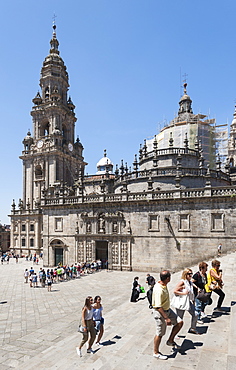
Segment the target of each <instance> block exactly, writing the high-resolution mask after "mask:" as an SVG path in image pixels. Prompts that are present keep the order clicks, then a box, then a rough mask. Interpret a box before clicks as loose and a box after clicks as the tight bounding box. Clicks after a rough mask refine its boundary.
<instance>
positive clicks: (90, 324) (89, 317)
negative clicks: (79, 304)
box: [76, 296, 96, 357]
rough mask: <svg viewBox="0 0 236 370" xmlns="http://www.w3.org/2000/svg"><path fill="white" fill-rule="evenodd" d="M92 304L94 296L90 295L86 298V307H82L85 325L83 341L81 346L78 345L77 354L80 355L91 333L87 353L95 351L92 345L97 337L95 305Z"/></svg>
mask: <svg viewBox="0 0 236 370" xmlns="http://www.w3.org/2000/svg"><path fill="white" fill-rule="evenodd" d="M92 304H93V298H92V297H91V296H88V297H87V298H86V299H85V303H84V307H83V308H82V319H81V324H82V326H83V338H82V341H81V343H80V345H79V347H76V351H77V354H78V356H80V357H82V352H81V348H82V347H83V345H84V344H85V343H86V342H87V340H88V338H89V334H90V338H89V342H88V349H87V353H93V350H92V345H93V342H94V340H95V338H96V330H95V327H94V321H93V306H92Z"/></svg>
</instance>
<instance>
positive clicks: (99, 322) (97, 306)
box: [93, 295, 104, 346]
mask: <svg viewBox="0 0 236 370" xmlns="http://www.w3.org/2000/svg"><path fill="white" fill-rule="evenodd" d="M101 300H102V298H101V297H100V296H99V295H97V296H96V297H95V298H94V305H93V319H94V320H95V324H96V326H95V327H96V330H97V332H98V337H97V341H96V344H97V345H98V346H100V345H101V343H100V341H101V339H102V336H103V333H104V318H103V317H102V310H103V307H102V304H101Z"/></svg>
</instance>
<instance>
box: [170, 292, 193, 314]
mask: <svg viewBox="0 0 236 370" xmlns="http://www.w3.org/2000/svg"><path fill="white" fill-rule="evenodd" d="M171 306H172V307H174V308H177V309H179V310H184V311H185V310H186V311H187V310H189V308H190V301H189V295H188V294H184V295H176V294H174V296H173V298H172V300H171Z"/></svg>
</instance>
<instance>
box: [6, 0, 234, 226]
mask: <svg viewBox="0 0 236 370" xmlns="http://www.w3.org/2000/svg"><path fill="white" fill-rule="evenodd" d="M54 13H55V14H56V16H57V17H56V24H57V38H58V40H59V43H60V46H59V50H60V55H61V56H62V58H63V60H64V62H65V64H66V66H67V70H68V73H69V78H70V90H69V94H70V95H71V98H72V100H73V102H74V104H75V105H76V110H75V112H76V116H77V118H78V121H77V124H76V136H77V135H79V137H80V140H81V142H82V144H83V146H84V158H85V161H86V162H88V163H89V165H88V166H87V170H86V173H87V172H88V173H95V172H96V163H97V162H98V160H99V159H100V158H101V157H102V155H103V150H104V149H107V154H108V156H109V157H110V158H111V160H112V161H113V163H114V164H116V163H118V164H120V161H121V159H124V162H128V165H129V166H131V165H132V162H133V159H134V154H136V153H138V149H139V145H140V143H143V140H144V139H145V138H150V137H152V136H153V135H154V134H156V133H157V132H158V131H159V128H160V126H161V125H163V122H164V121H167V122H168V121H170V120H171V119H172V118H173V117H174V115H175V114H176V112H177V111H178V101H179V98H180V93H181V80H183V77H182V78H181V74H182V75H184V73H186V74H187V75H188V77H187V79H188V81H187V82H188V94H189V95H190V96H191V98H192V100H193V111H194V113H203V114H208V115H210V117H211V118H216V120H217V123H218V124H220V123H226V122H229V123H230V122H231V121H232V117H233V112H234V104H235V98H236V91H235V86H236V74H235V59H236V58H235V56H236V48H235V43H236V33H235V14H236V2H235V0H227V1H226V2H222V1H219V0H215V1H213V0H208V1H202V0H198V1H189V0H188V1H187V0H170V1H169V0H165V1H159V0H86V1H85V0H84V1H81V0H74V1H72V0H67V1H65V0H57V1H52V0H41V1H40V2H36V1H32V0H21V1H11V0H9V1H7V2H6V1H5V2H3V1H2V2H1V5H0V35H1V37H0V50H1V59H0V76H1V89H0V102H1V103H0V120H1V135H0V156H1V181H0V222H1V223H9V219H8V217H7V214H9V213H10V210H11V203H12V199H13V198H14V199H15V200H16V202H17V204H18V199H19V198H20V197H21V195H22V164H21V160H20V159H19V158H18V157H19V155H20V154H21V151H22V149H23V145H22V140H23V138H24V137H25V135H26V133H27V131H28V128H30V129H31V132H32V121H31V116H30V110H31V108H32V98H33V97H34V96H35V95H36V93H37V91H38V89H39V78H40V70H41V67H42V62H43V60H44V58H45V57H46V55H47V54H48V52H49V41H50V39H51V36H52V18H53V14H54Z"/></svg>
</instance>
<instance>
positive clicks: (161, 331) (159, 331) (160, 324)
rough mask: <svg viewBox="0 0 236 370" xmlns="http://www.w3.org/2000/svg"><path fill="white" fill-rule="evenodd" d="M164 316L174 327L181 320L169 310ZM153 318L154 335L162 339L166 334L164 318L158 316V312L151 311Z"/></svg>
mask: <svg viewBox="0 0 236 370" xmlns="http://www.w3.org/2000/svg"><path fill="white" fill-rule="evenodd" d="M165 313H166V316H168V318H169V319H170V320H171V325H173V326H175V325H176V324H178V323H179V322H181V321H182V319H181V318H180V317H179V316H178V315H176V313H175V312H174V311H173V310H172V309H171V308H170V309H169V310H167V311H165ZM153 317H154V319H155V320H156V326H157V327H156V335H157V336H159V337H163V335H165V333H166V326H167V325H166V321H165V319H164V317H163V316H162V315H161V314H160V312H159V311H157V310H155V309H154V310H153Z"/></svg>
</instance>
